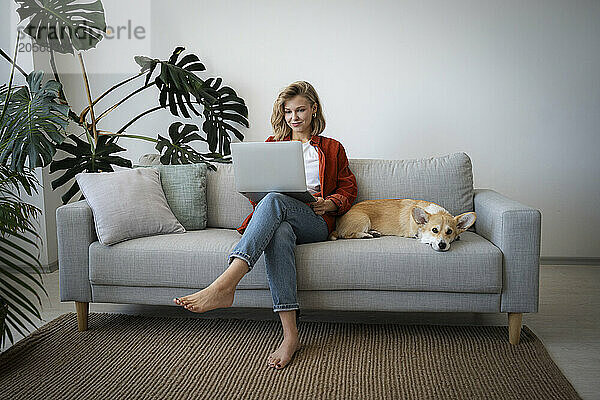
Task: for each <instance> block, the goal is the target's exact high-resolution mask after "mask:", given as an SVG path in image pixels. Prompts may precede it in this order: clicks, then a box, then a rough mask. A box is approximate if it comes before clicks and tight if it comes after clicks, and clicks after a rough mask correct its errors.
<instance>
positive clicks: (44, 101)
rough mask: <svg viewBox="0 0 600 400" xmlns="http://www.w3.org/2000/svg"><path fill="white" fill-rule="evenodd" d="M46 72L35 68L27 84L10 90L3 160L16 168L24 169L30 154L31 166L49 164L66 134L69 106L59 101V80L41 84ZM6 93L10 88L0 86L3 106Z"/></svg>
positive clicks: (0, 159)
mask: <svg viewBox="0 0 600 400" xmlns="http://www.w3.org/2000/svg"><path fill="white" fill-rule="evenodd" d="M43 76H44V73H43V72H41V71H34V72H32V73H31V74H29V75H28V76H27V84H28V85H29V86H28V87H27V86H21V87H17V88H14V89H13V90H11V91H12V93H11V94H10V99H9V101H8V105H7V108H6V114H5V115H4V120H3V121H2V126H3V130H2V132H1V136H0V143H2V148H0V163H2V164H9V165H10V168H11V169H12V170H13V171H19V172H23V170H24V166H25V161H26V159H27V158H29V168H31V169H33V168H36V167H44V166H46V165H48V164H49V163H50V162H51V161H52V157H53V156H54V154H55V153H56V145H57V144H60V143H62V141H63V140H64V138H65V133H64V131H65V128H66V126H67V124H68V112H69V107H68V106H67V105H66V104H60V103H59V100H58V92H59V90H60V87H61V85H60V83H58V82H56V81H53V80H50V81H48V82H46V83H45V84H43V85H42V78H43ZM7 96H8V88H6V87H2V88H0V107H4V103H5V99H6V98H7ZM9 158H10V160H9ZM9 161H10V162H9Z"/></svg>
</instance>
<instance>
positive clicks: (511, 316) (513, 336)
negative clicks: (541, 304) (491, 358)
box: [508, 313, 523, 345]
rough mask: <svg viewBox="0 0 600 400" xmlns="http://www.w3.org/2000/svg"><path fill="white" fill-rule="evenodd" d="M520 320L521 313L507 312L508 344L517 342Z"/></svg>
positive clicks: (521, 320)
mask: <svg viewBox="0 0 600 400" xmlns="http://www.w3.org/2000/svg"><path fill="white" fill-rule="evenodd" d="M522 322H523V313H508V341H509V342H510V344H514V345H517V344H519V340H520V338H521V323H522Z"/></svg>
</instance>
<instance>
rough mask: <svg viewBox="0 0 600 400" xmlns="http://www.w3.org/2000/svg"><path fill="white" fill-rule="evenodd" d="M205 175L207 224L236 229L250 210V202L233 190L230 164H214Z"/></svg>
mask: <svg viewBox="0 0 600 400" xmlns="http://www.w3.org/2000/svg"><path fill="white" fill-rule="evenodd" d="M215 166H216V167H217V170H216V171H212V170H211V171H208V173H207V176H206V198H207V202H208V226H209V227H213V228H227V229H236V228H237V227H239V226H240V225H241V224H242V221H243V220H244V218H246V216H247V215H248V214H250V213H251V212H252V204H250V201H248V199H247V198H245V197H244V196H242V195H241V194H239V193H238V192H237V191H236V190H235V177H234V176H233V165H232V164H221V165H215Z"/></svg>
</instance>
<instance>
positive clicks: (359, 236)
mask: <svg viewBox="0 0 600 400" xmlns="http://www.w3.org/2000/svg"><path fill="white" fill-rule="evenodd" d="M351 238H352V239H373V235H371V234H369V233H366V232H356V233H355V234H353V235H352V236H351Z"/></svg>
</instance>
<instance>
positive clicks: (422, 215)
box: [329, 199, 477, 251]
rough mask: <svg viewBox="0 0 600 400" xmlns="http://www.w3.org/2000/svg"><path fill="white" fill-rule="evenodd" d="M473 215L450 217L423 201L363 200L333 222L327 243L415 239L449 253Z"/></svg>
mask: <svg viewBox="0 0 600 400" xmlns="http://www.w3.org/2000/svg"><path fill="white" fill-rule="evenodd" d="M476 218H477V215H476V214H475V213H474V212H467V213H464V214H460V215H458V216H456V217H453V216H452V215H451V214H450V213H449V212H448V211H446V210H445V209H444V208H443V207H441V206H439V205H437V204H435V203H431V202H429V201H424V200H412V199H386V200H366V201H361V202H360V203H357V204H355V205H353V206H352V208H351V209H350V210H348V212H347V213H345V214H344V215H342V216H341V217H338V218H337V219H336V229H335V231H333V232H332V233H331V235H329V240H337V239H364V238H374V237H379V236H382V235H394V236H402V237H410V238H416V239H419V240H420V242H421V243H425V244H428V245H430V246H431V247H432V248H433V249H434V250H436V251H448V250H450V243H452V242H453V241H454V240H457V239H458V237H459V235H460V234H461V233H463V232H464V231H466V230H467V229H469V228H470V227H471V226H472V225H473V224H474V223H475V219H476Z"/></svg>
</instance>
